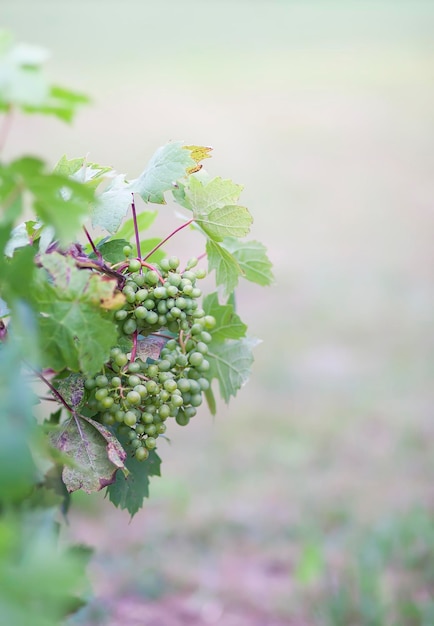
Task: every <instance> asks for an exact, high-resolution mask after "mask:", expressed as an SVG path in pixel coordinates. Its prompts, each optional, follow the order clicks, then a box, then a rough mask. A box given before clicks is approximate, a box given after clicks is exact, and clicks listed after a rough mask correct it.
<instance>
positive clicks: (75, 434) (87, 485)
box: [51, 414, 127, 493]
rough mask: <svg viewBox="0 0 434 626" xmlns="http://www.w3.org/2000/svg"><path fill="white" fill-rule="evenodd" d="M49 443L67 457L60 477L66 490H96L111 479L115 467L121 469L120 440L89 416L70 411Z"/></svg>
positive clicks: (90, 491)
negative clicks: (69, 459)
mask: <svg viewBox="0 0 434 626" xmlns="http://www.w3.org/2000/svg"><path fill="white" fill-rule="evenodd" d="M51 443H52V444H53V446H54V447H56V448H57V449H58V450H60V452H62V453H63V454H65V455H67V456H69V457H70V458H71V463H70V464H68V465H65V466H64V468H63V471H62V480H63V482H64V483H65V486H66V488H67V490H68V491H69V492H72V491H77V489H82V490H83V491H85V492H86V493H93V492H95V491H100V489H103V488H104V487H107V485H110V484H111V483H113V481H114V480H115V475H116V472H117V471H118V469H124V468H125V465H124V461H125V458H126V456H127V455H126V452H125V450H124V449H123V447H122V445H121V443H120V442H119V441H118V439H116V437H115V436H114V435H112V433H111V432H110V431H109V430H107V428H105V427H104V426H102V425H101V424H99V423H98V422H95V421H94V420H93V419H91V418H89V417H84V416H79V415H77V414H74V415H73V416H72V417H71V418H69V419H68V421H67V422H66V423H65V424H63V425H62V427H61V429H60V430H59V431H58V432H55V433H53V434H52V435H51Z"/></svg>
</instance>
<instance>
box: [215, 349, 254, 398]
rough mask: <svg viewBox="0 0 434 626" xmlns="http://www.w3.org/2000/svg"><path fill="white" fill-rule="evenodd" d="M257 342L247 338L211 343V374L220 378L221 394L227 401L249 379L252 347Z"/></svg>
mask: <svg viewBox="0 0 434 626" xmlns="http://www.w3.org/2000/svg"><path fill="white" fill-rule="evenodd" d="M256 343H257V342H256V341H254V340H251V339H247V338H245V339H240V340H238V341H226V342H224V343H217V342H215V343H214V342H213V343H212V344H210V347H209V353H208V356H207V359H208V360H209V362H210V371H209V374H210V376H211V378H216V379H217V380H218V384H219V389H220V395H221V396H222V398H223V400H224V401H225V402H226V403H227V402H229V400H230V398H231V396H235V395H236V394H237V391H239V389H241V387H242V386H243V385H244V384H245V383H246V382H247V380H248V379H249V376H250V370H251V366H252V363H253V353H252V348H253V347H254V346H255V345H256Z"/></svg>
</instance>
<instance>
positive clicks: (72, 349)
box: [34, 253, 117, 375]
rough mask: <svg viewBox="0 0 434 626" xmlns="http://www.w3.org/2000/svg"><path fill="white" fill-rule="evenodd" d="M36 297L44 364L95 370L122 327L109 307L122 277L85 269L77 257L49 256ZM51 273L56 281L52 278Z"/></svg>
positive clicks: (86, 371)
mask: <svg viewBox="0 0 434 626" xmlns="http://www.w3.org/2000/svg"><path fill="white" fill-rule="evenodd" d="M41 262H42V264H43V267H44V268H45V269H41V270H39V271H38V280H37V282H36V285H35V294H34V299H35V302H36V304H37V306H38V307H39V310H40V313H41V315H40V318H39V329H40V341H41V345H43V346H44V350H43V352H42V357H41V358H42V361H43V363H42V365H43V366H44V367H50V368H52V369H54V370H56V371H61V370H62V369H64V368H68V369H69V370H71V371H75V372H78V371H81V372H83V374H85V375H92V374H95V373H96V372H97V371H98V370H99V369H100V368H101V366H102V365H103V364H104V363H105V362H106V361H107V360H108V358H109V353H110V348H111V347H112V346H113V345H115V344H116V340H117V330H116V325H115V324H114V322H113V321H112V315H111V313H109V312H108V311H107V309H108V308H109V306H111V300H112V299H113V298H116V297H117V296H116V295H115V290H116V281H114V280H107V279H106V277H103V276H101V275H100V274H95V273H92V272H87V271H85V270H79V269H77V268H76V267H75V265H74V261H73V259H71V258H68V257H63V256H62V255H60V254H57V253H53V254H47V255H43V256H42V257H41ZM45 271H47V272H48V274H49V276H50V279H49V280H47V275H46V273H45Z"/></svg>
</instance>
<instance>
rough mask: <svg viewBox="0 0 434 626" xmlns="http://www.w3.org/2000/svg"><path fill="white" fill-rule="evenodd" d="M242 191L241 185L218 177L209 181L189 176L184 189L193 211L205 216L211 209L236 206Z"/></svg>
mask: <svg viewBox="0 0 434 626" xmlns="http://www.w3.org/2000/svg"><path fill="white" fill-rule="evenodd" d="M242 190H243V187H242V185H237V184H236V183H234V182H233V181H232V180H229V179H223V178H221V177H219V176H218V177H216V178H213V179H212V180H210V181H201V180H200V179H199V178H198V177H197V176H191V177H190V178H189V180H188V185H187V186H186V187H185V195H186V197H187V198H188V200H189V202H190V205H191V208H192V210H193V211H195V212H196V213H198V214H204V215H207V214H208V213H209V212H210V211H212V210H213V209H218V208H221V207H224V206H226V205H232V204H236V203H237V201H238V198H239V197H240V194H241V192H242Z"/></svg>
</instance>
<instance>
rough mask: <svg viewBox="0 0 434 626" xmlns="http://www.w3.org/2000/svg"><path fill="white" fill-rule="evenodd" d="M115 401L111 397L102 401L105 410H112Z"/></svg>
mask: <svg viewBox="0 0 434 626" xmlns="http://www.w3.org/2000/svg"><path fill="white" fill-rule="evenodd" d="M113 403H114V400H113V398H112V397H111V396H107V397H106V398H103V399H102V400H101V406H102V407H103V408H104V409H110V408H111V407H112V406H113Z"/></svg>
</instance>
